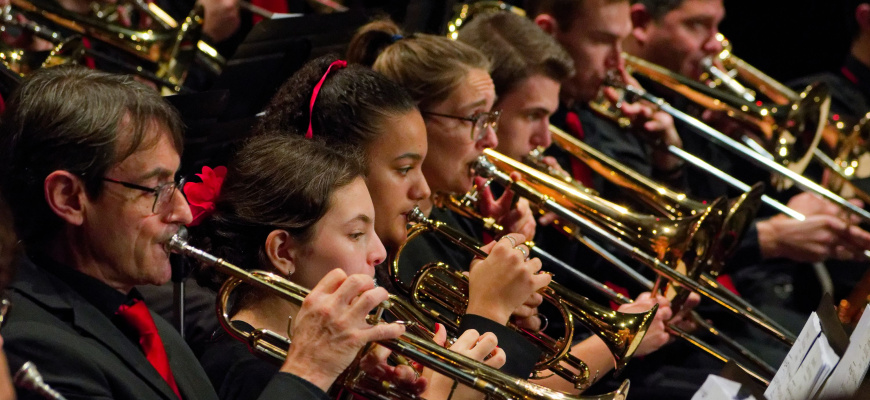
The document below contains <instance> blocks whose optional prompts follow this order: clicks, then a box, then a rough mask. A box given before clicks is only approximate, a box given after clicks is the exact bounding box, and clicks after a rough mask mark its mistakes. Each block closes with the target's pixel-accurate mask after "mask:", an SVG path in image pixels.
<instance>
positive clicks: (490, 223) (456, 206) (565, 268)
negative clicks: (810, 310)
mask: <svg viewBox="0 0 870 400" xmlns="http://www.w3.org/2000/svg"><path fill="white" fill-rule="evenodd" d="M475 202H476V193H474V189H473V190H472V192H470V193H466V194H465V195H464V196H463V197H462V198H457V197H456V196H453V195H448V196H440V195H439V196H437V197H436V205H438V206H439V207H447V208H448V209H450V210H451V211H453V212H456V213H457V214H459V215H462V216H464V217H466V218H468V219H470V220H472V221H475V222H479V223H482V225H483V228H484V229H485V230H486V231H487V232H489V233H490V234H492V235H493V236H495V237H499V236H501V235H503V234H505V233H506V232H505V230H504V227H502V226H501V225H499V224H498V223H496V222H495V220H493V219H492V218H488V217H484V216H482V215H480V214H479V213H477V212H476V211H475V207H474V205H473V204H474V203H475ZM587 241H590V239H586V240H584V241H583V243H584V244H587V245H588V244H589V243H587ZM591 244H593V245H594V243H591ZM525 245H526V246H528V248H529V254H531V255H532V256H534V257H538V258H540V259H542V260H545V261H546V262H547V263H548V264H549V265H551V266H553V265H555V266H558V267H559V272H560V273H562V272H565V273H567V274H569V275H572V276H574V277H575V278H577V279H578V280H580V281H581V282H583V283H584V284H585V285H587V286H589V287H590V288H592V289H594V290H596V291H598V292H599V293H601V294H603V295H604V296H605V297H607V298H608V299H609V300H610V301H613V302H614V303H617V304H626V303H632V302H634V300H632V299H631V298H628V297H626V296H624V295H623V294H621V293H619V292H617V291H615V290H613V289H612V288H610V287H609V286H607V285H606V284H604V283H601V282H599V281H597V280H595V279H593V278H592V277H590V276H588V275H586V274H584V273H583V272H580V271H579V270H577V269H575V268H573V267H571V266H569V265H568V264H567V263H565V262H563V261H562V260H559V259H558V258H556V257H554V256H553V255H551V254H550V253H548V252H547V251H545V250H544V249H542V248H540V247H539V246H537V245H536V244H535V243H534V242H532V241H527V242H525ZM589 247H591V248H593V250H594V251H596V252H598V253H599V254H601V255H602V257H603V258H604V259H606V260H607V261H609V262H611V263H613V264H614V265H615V266H616V267H617V268H619V269H620V270H631V271H634V270H633V269H632V268H631V267H629V266H628V265H626V264H625V263H623V262H622V261H621V260H620V259H618V258H617V257H616V256H615V255H613V254H612V253H610V252H609V251H607V250H604V249H603V248H601V247H600V246H597V245H595V246H589ZM599 249H600V250H599ZM629 275H630V276H634V275H631V274H629ZM636 280H637V281H638V283H639V284H640V285H641V286H644V287H646V288H647V289H649V290H651V289H652V288H653V283H652V282H650V281H649V280H647V279H646V278H644V277H642V276H641V277H640V278H639V279H636ZM692 317H693V318H694V320H695V322H696V323H698V324H699V326H701V327H702V328H704V329H706V330H707V331H709V332H710V333H711V334H712V335H714V336H717V337H719V338H720V339H721V340H722V341H723V342H724V343H725V344H726V345H727V346H729V347H730V348H731V349H732V350H734V351H736V352H738V353H739V354H740V355H741V356H743V357H745V358H746V359H747V360H749V361H751V362H752V363H753V364H755V365H757V366H758V367H760V368H761V369H762V370H763V373H764V374H765V375H766V377H765V376H762V374H760V373H757V372H755V371H753V370H751V369H749V368H748V367H746V366H744V365H742V364H740V363H738V362H736V361H735V364H736V365H737V366H738V367H739V368H740V369H742V370H744V371H746V373H748V374H749V375H751V376H752V377H753V378H755V379H756V380H758V381H759V382H760V383H762V384H764V385H765V386H766V385H768V384H769V383H770V381H769V377H771V376H773V374H774V373H775V372H776V370H775V369H773V367H771V366H770V365H768V364H767V363H766V362H764V361H763V360H761V359H760V358H759V357H757V356H756V355H754V354H752V353H751V352H750V351H749V350H748V349H746V348H745V347H743V346H742V345H741V344H740V343H738V342H737V341H735V340H734V339H732V338H730V337H728V336H725V334H723V333H720V332H719V331H718V330H716V328H714V327H713V326H712V325H710V324H709V323H707V321H705V320H704V319H702V318H701V317H700V316H699V315H698V314H697V312H694V311H693V312H692ZM668 329H669V331H670V332H671V334H673V335H675V336H677V337H679V338H682V339H684V340H686V341H688V342H689V343H691V344H693V345H695V346H697V347H698V348H700V349H701V350H703V351H704V352H706V353H707V354H710V355H711V356H713V357H714V358H716V359H718V360H720V361H722V362H728V361H730V360H729V358H728V356H726V355H724V354H722V353H721V352H719V351H717V350H716V349H715V348H713V346H711V345H709V344H707V343H705V342H704V341H702V340H701V339H699V338H697V337H695V336H694V335H692V334H690V333H688V332H686V331H684V330H683V329H681V328H680V327H678V326H676V325H673V324H669V325H668Z"/></svg>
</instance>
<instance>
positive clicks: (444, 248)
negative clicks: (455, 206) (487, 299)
mask: <svg viewBox="0 0 870 400" xmlns="http://www.w3.org/2000/svg"><path fill="white" fill-rule="evenodd" d="M429 217H430V218H431V219H433V220H436V221H441V222H444V223H446V224H448V225H450V226H452V227H454V228H458V229H460V230H463V231H465V233H467V234H470V235H471V236H472V237H481V235H480V234H474V233H473V232H481V227H479V226H477V227H475V226H474V224H471V223H470V222H469V221H468V220H466V219H464V218H462V217H460V216H457V215H456V214H454V213H453V212H451V211H449V210H446V209H440V208H438V207H434V208H433V209H432V212H431V214H430V216H429ZM471 260H472V257H471V255H470V254H469V253H468V252H465V251H464V250H460V249H459V248H458V247H457V246H455V245H453V244H451V243H450V242H449V241H446V239H444V238H442V237H440V235H438V234H425V235H422V236H419V237H418V238H416V239H414V240H412V241H410V242H408V244H407V245H406V246H405V250H404V251H403V252H402V254H401V262H400V275H401V280H402V283H403V284H404V285H408V284H410V282H411V281H412V279H413V277H414V275H415V274H416V273H417V271H419V270H420V269H421V268H422V267H423V266H424V265H426V264H428V263H430V262H434V261H442V262H444V263H447V264H448V265H450V266H452V267H453V268H458V269H461V270H467V269H468V266H469V264H470V263H471ZM459 328H460V331H461V332H464V331H466V330H468V329H475V330H477V331H478V332H479V333H481V334H483V333H484V332H492V333H494V334H495V335H496V337H498V346H499V347H501V348H502V349H503V350H504V352H505V355H506V356H507V361H506V363H505V365H504V366H503V367H502V368H501V370H502V371H504V372H506V373H508V374H511V375H513V376H516V377H520V378H524V379H525V378H528V376H529V374H531V372H532V370H533V368H534V366H535V362H537V360H538V359H539V358H540V356H541V351H540V350H539V349H538V348H537V347H536V346H535V345H533V344H532V343H531V342H529V341H528V340H526V339H525V338H523V337H522V336H521V335H520V334H519V333H517V332H516V331H514V330H513V329H510V328H508V327H506V326H504V325H501V324H498V323H496V322H494V321H491V320H489V319H486V318H484V317H480V316H477V315H472V314H466V315H465V316H464V317H463V318H462V322H461V323H460V325H459Z"/></svg>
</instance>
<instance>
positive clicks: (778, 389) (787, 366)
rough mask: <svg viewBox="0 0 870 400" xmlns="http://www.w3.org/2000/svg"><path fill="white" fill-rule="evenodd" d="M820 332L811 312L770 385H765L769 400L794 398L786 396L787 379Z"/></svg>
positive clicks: (795, 370) (799, 364) (817, 317)
mask: <svg viewBox="0 0 870 400" xmlns="http://www.w3.org/2000/svg"><path fill="white" fill-rule="evenodd" d="M821 334H822V325H821V323H820V322H819V316H818V315H816V313H815V312H813V313H812V314H811V315H810V318H809V319H807V322H806V324H804V327H803V329H801V333H800V334H799V335H798V337H797V339H796V340H795V342H794V346H792V348H791V350H789V351H788V354H787V355H786V356H785V360H783V362H782V365H780V367H779V370H777V371H776V375H774V376H773V379H771V381H770V385H768V386H767V390H765V391H764V396H765V397H767V398H768V399H771V400H777V399H793V398H795V397H786V396H787V393H786V390H787V389H788V386H789V384H790V382H789V381H791V379H792V377H793V376H795V374H796V373H797V370H798V368H799V367H800V366H801V363H802V362H803V361H804V356H806V355H807V353H808V352H809V350H810V348H811V347H812V346H813V343H815V341H816V338H818V337H819V335H821Z"/></svg>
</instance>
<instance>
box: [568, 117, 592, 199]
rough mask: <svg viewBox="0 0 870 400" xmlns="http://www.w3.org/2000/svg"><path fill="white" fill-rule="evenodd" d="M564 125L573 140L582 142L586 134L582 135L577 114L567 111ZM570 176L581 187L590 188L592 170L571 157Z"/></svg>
mask: <svg viewBox="0 0 870 400" xmlns="http://www.w3.org/2000/svg"><path fill="white" fill-rule="evenodd" d="M565 125H567V126H568V132H569V133H570V134H571V135H573V136H574V137H575V138H577V139H580V140H581V141H582V140H583V138H585V137H586V134H585V133H583V124H581V123H580V116H579V115H577V113H575V112H573V111H569V112H568V114H567V115H566V116H565ZM571 176H573V177H574V179H576V180H577V181H578V182H580V183H582V184H583V186H586V187H588V188H591V187H592V169H590V168H589V166H588V165H586V164H585V163H583V162H582V161H580V160H578V159H577V158H575V157H571Z"/></svg>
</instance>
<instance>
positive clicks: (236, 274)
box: [166, 228, 628, 400]
mask: <svg viewBox="0 0 870 400" xmlns="http://www.w3.org/2000/svg"><path fill="white" fill-rule="evenodd" d="M166 247H167V250H169V251H171V252H174V253H178V254H182V255H184V256H187V257H191V258H194V259H196V260H197V261H198V262H200V263H202V264H203V265H207V266H210V267H212V268H215V269H216V270H217V271H219V272H221V273H223V274H226V275H229V276H230V277H231V278H235V279H237V280H239V281H242V282H244V283H247V284H249V285H252V286H254V287H256V288H258V289H260V290H264V291H267V292H269V293H271V294H273V295H275V296H278V297H280V298H282V299H284V300H287V301H290V302H293V303H295V304H301V303H302V301H303V299H304V298H305V296H306V295H307V294H308V293H309V290H308V289H306V288H303V287H301V286H299V285H297V284H295V283H293V282H290V281H288V280H286V279H284V278H281V277H279V276H276V275H273V276H270V277H269V278H267V279H264V278H263V277H264V276H267V275H268V274H269V273H268V272H265V271H246V270H244V269H242V268H239V267H237V266H235V265H233V264H231V263H229V262H227V261H226V260H224V259H222V258H218V257H215V256H214V255H211V254H209V253H206V252H205V251H203V250H200V249H197V248H195V247H193V246H191V245H189V244H188V243H187V240H186V230H185V229H184V228H182V229H180V230H179V233H177V234H175V235H173V236H172V238H171V239H170V240H169V241H168V242H167V243H166ZM386 303H387V304H382V305H381V306H380V307H379V309H387V310H389V309H391V308H392V306H393V303H392V302H390V301H387V302H386ZM372 322H379V321H372ZM412 324H414V322H409V323H408V325H412ZM409 331H410V329H409ZM234 333H235V332H233V331H230V334H231V335H233V334H234ZM237 339H240V340H243V341H245V342H246V343H248V344H249V346H250V347H251V349H252V350H253V351H258V352H259V351H260V350H259V346H258V344H259V342H258V341H257V339H258V338H257V337H256V336H254V335H250V336H245V337H242V338H238V337H237ZM378 344H380V345H382V346H384V347H386V348H388V349H390V350H392V351H393V352H395V353H396V354H399V355H402V356H404V357H407V358H409V359H411V360H414V361H417V362H419V363H421V364H422V365H423V366H425V367H428V368H431V369H432V370H434V371H435V372H438V373H440V374H443V375H445V376H448V377H450V378H452V379H454V380H456V381H457V382H459V383H461V384H463V385H466V386H469V387H471V388H474V389H475V390H477V391H479V392H481V393H484V394H486V395H490V396H493V397H494V398H497V399H505V400H507V399H538V400H562V399H569V400H570V399H575V400H583V399H587V400H595V399H598V400H623V399H625V396H626V395H627V393H628V381H625V382H623V384H622V386H620V388H619V389H618V390H616V391H614V392H611V393H609V394H606V395H603V396H599V397H581V396H573V395H569V394H565V393H562V392H558V391H554V390H551V389H548V388H545V387H542V386H539V385H535V384H532V383H530V382H528V381H525V380H523V379H519V378H514V377H511V376H509V375H507V374H505V373H503V372H501V371H499V370H497V369H495V368H492V367H489V366H488V365H486V364H483V363H480V362H477V361H475V360H472V359H470V358H468V357H465V356H462V355H460V354H457V353H454V352H452V351H450V350H448V349H446V348H444V347H442V346H440V345H438V344H436V343H434V342H432V341H430V340H426V339H423V338H421V337H419V336H417V335H414V334H412V333H410V332H408V331H406V332H405V333H404V334H403V335H402V336H401V337H399V338H397V339H390V340H383V341H380V342H378ZM274 350H275V351H274V352H267V353H265V354H267V355H269V356H270V357H278V359H280V360H283V358H285V357H286V354H287V353H286V348H284V349H278V348H277V347H275V348H274ZM281 350H283V351H281ZM358 377H359V371H349V372H348V373H347V374H346V377H345V378H344V379H342V381H341V384H343V385H347V386H348V387H349V389H350V390H355V389H360V388H359V387H358V386H357V385H356V383H355V382H356V381H357V378H358ZM379 390H383V388H380V389H372V390H362V391H363V393H362V394H363V395H369V396H373V397H374V398H384V397H381V396H382V395H383V393H381V392H379ZM405 397H407V396H405Z"/></svg>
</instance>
